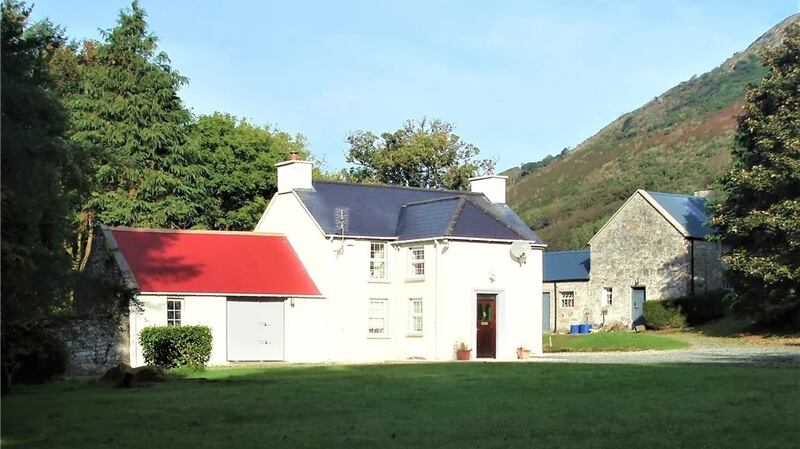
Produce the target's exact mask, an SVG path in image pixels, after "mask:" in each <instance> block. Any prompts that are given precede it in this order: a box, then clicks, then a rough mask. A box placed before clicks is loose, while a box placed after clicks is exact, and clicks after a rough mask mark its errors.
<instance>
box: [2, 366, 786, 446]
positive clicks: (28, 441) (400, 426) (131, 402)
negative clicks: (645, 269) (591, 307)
mask: <svg viewBox="0 0 800 449" xmlns="http://www.w3.org/2000/svg"><path fill="white" fill-rule="evenodd" d="M206 376H207V377H208V379H207V380H186V381H172V382H168V383H165V384H160V385H157V386H154V387H151V388H143V389H133V390H115V389H110V388H107V387H99V386H96V385H93V384H92V385H90V384H88V383H87V381H85V380H84V381H71V382H62V383H56V384H51V385H46V386H38V387H25V388H22V387H18V388H17V390H16V391H15V392H14V393H13V394H12V395H11V396H7V397H6V398H4V399H3V401H2V440H3V441H2V444H3V447H9V448H17V447H19V448H24V447H41V448H94V447H113V448H134V447H135V448H141V447H169V448H193V449H197V448H219V447H226V448H248V447H270V448H280V447H287V448H295V447H298V448H352V447H356V448H358V447H363V448H417V447H422V448H425V447H430V448H477V447H480V448H500V447H503V448H515V447H518V448H530V447H554V448H561V447H586V448H589V447H596V448H619V447H625V446H634V447H636V446H642V445H645V446H647V447H648V448H650V449H653V448H675V447H692V448H694V447H697V448H701V447H714V448H716V447H725V448H756V447H758V448H769V447H775V448H781V449H785V448H786V447H793V446H794V445H795V444H796V443H797V423H798V422H800V372H799V371H798V370H797V369H795V368H753V367H724V366H699V365H695V366H688V365H687V366H679V365H654V366H649V365H648V366H645V365H580V364H575V365H569V364H545V363H474V362H465V363H432V364H400V365H365V366H274V367H266V368H247V369H220V370H214V371H210V372H209V373H207V374H206Z"/></svg>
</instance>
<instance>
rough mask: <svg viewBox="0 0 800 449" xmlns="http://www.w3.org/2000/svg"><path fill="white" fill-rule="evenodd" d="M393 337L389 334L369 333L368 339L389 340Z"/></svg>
mask: <svg viewBox="0 0 800 449" xmlns="http://www.w3.org/2000/svg"><path fill="white" fill-rule="evenodd" d="M390 338H392V337H390V336H388V335H367V340H388V339H390Z"/></svg>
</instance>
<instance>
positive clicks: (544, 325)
mask: <svg viewBox="0 0 800 449" xmlns="http://www.w3.org/2000/svg"><path fill="white" fill-rule="evenodd" d="M545 295H547V317H545V316H544V308H545V305H544V304H545V302H544V296H545ZM552 301H553V294H552V292H549V291H547V292H545V291H543V292H542V333H545V332H552V330H551V328H552V326H551V325H550V323H551V322H552V321H553V320H552V318H553V315H552V314H553V312H552V307H551V306H552ZM545 318H547V321H546V322H545Z"/></svg>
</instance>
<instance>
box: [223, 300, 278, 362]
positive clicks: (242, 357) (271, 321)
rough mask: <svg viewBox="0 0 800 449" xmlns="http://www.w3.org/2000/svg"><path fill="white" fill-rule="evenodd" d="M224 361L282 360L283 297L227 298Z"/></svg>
mask: <svg viewBox="0 0 800 449" xmlns="http://www.w3.org/2000/svg"><path fill="white" fill-rule="evenodd" d="M227 309H228V310H227V315H228V325H227V329H228V335H227V337H228V338H227V340H228V342H227V343H228V361H231V362H255V361H276V360H283V359H284V357H283V300H275V299H249V298H228V301H227Z"/></svg>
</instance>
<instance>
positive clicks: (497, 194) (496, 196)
mask: <svg viewBox="0 0 800 449" xmlns="http://www.w3.org/2000/svg"><path fill="white" fill-rule="evenodd" d="M506 179H508V176H499V175H486V176H478V177H475V178H470V179H469V190H471V191H473V192H477V193H482V194H484V195H486V198H489V201H491V202H492V203H494V204H498V203H499V204H505V203H506Z"/></svg>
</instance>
